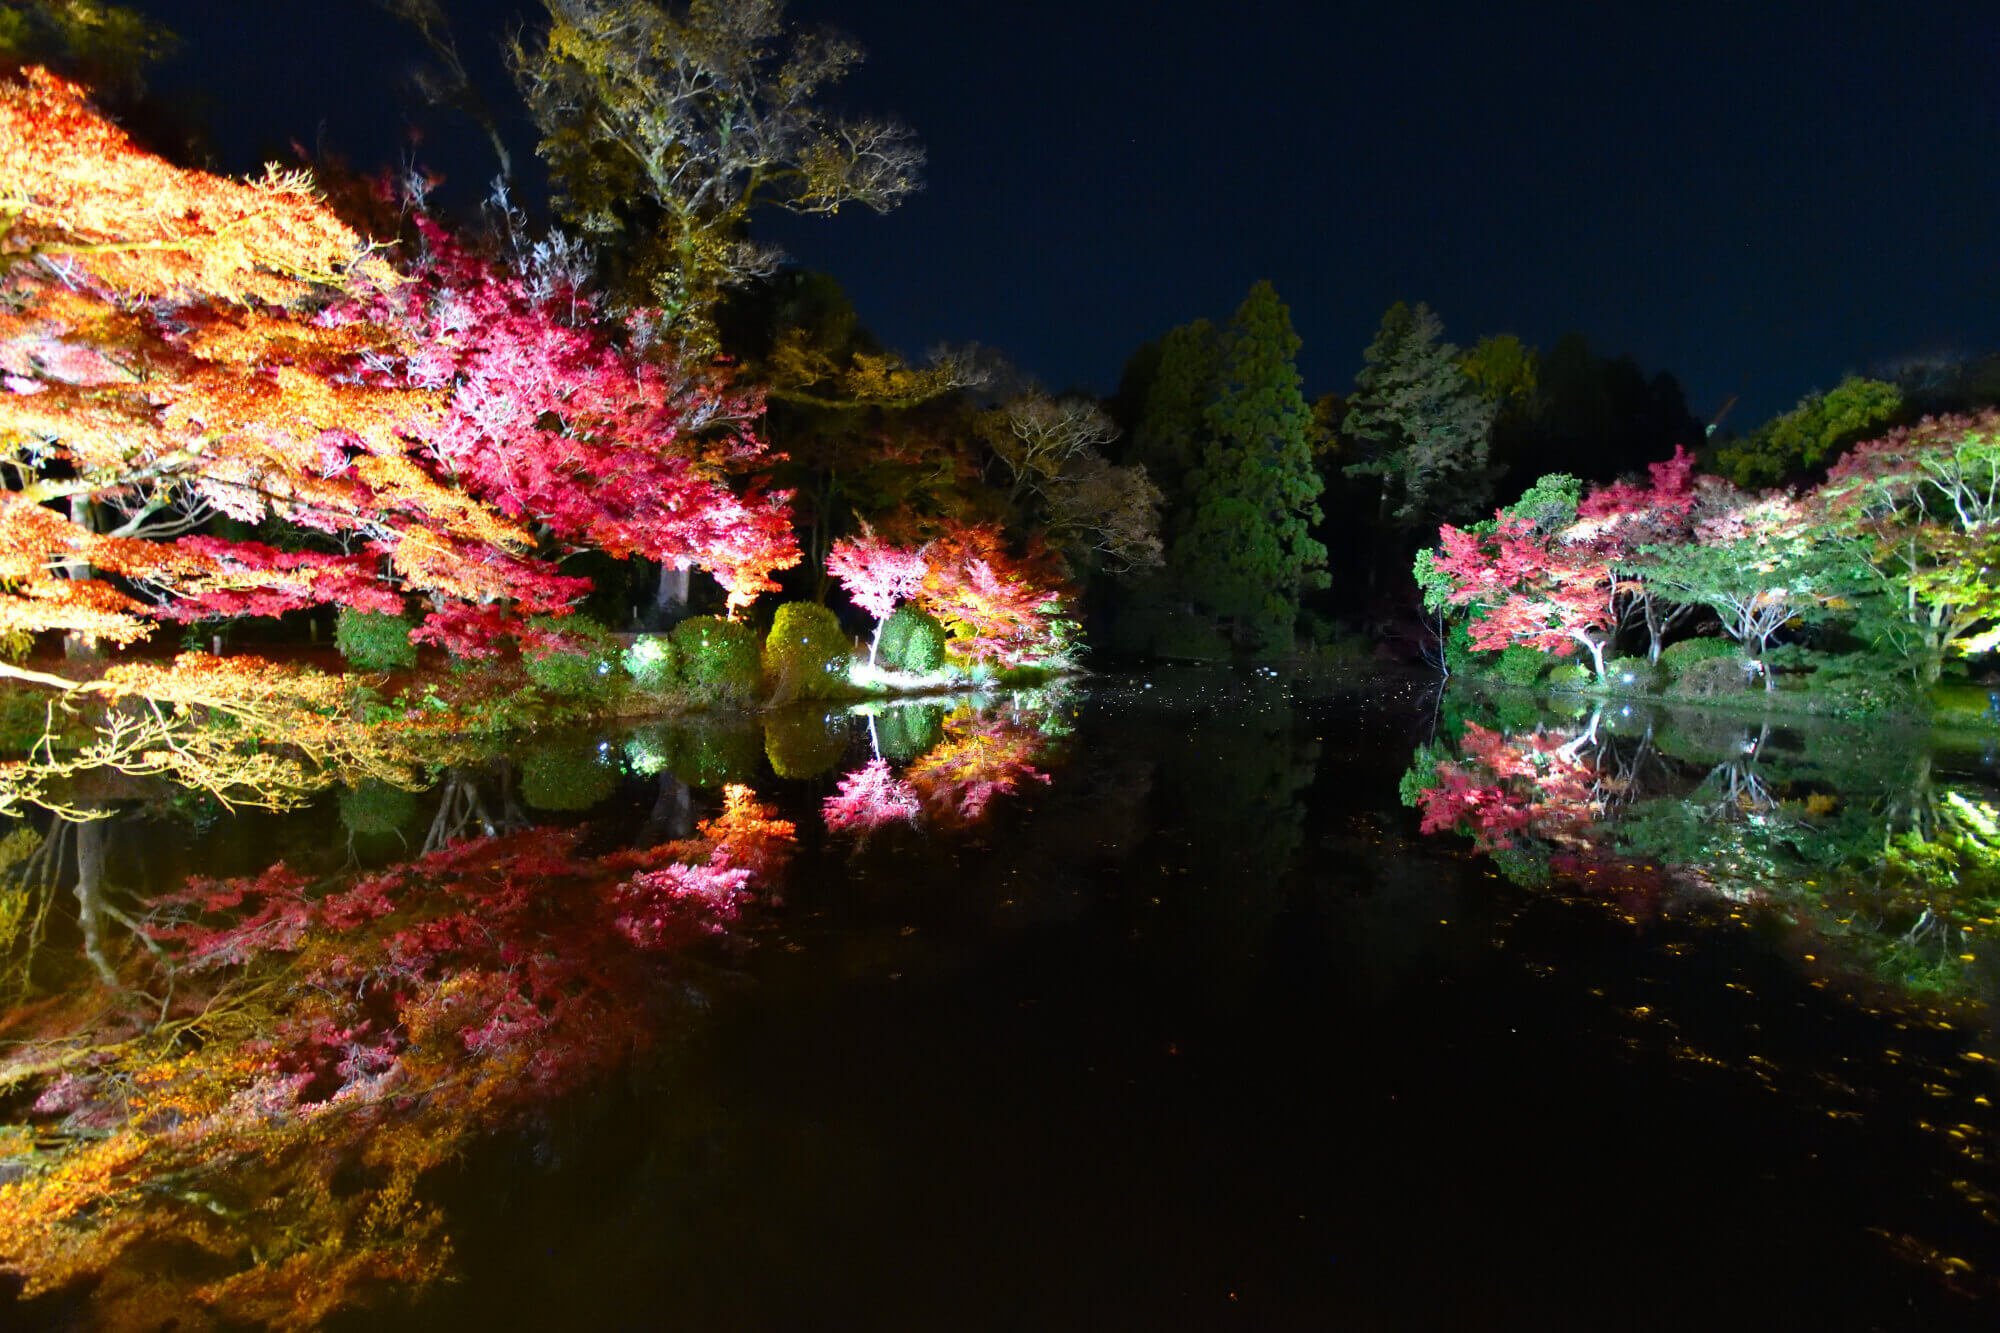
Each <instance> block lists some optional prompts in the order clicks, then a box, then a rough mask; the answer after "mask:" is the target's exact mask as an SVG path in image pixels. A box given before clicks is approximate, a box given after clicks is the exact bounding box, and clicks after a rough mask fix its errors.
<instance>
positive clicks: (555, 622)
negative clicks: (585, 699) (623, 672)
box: [521, 616, 620, 698]
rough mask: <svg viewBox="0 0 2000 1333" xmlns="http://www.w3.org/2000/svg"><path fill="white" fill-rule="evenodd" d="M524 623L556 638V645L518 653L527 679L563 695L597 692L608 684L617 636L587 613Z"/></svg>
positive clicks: (616, 652) (614, 662)
mask: <svg viewBox="0 0 2000 1333" xmlns="http://www.w3.org/2000/svg"><path fill="white" fill-rule="evenodd" d="M528 624H529V625H530V626H532V627H534V628H535V629H538V630H541V631H542V632H543V633H546V634H553V635H556V636H558V637H560V638H561V639H562V641H563V644H564V646H563V647H560V648H545V647H544V648H531V649H529V650H528V651H527V652H525V653H523V654H522V655H521V667H522V669H523V670H525V671H526V672H527V673H528V679H529V680H532V681H534V682H535V684H537V685H539V686H541V687H542V688H543V689H545V690H547V691H548V692H549V693H550V694H559V695H562V696H564V697H566V698H575V697H577V696H579V695H584V694H591V693H599V692H602V691H603V690H604V689H605V688H607V687H608V686H609V685H611V684H612V681H613V674H614V668H615V667H616V666H617V664H618V658H619V656H620V647H619V643H618V637H617V636H616V635H614V634H613V633H612V632H611V631H610V630H608V629H606V628H604V626H602V625H600V624H598V623H597V622H596V621H594V620H592V619H591V618H590V617H588V616H536V617H535V618H534V619H532V620H530V621H529V622H528Z"/></svg>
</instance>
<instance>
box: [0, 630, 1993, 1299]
mask: <svg viewBox="0 0 2000 1333" xmlns="http://www.w3.org/2000/svg"><path fill="white" fill-rule="evenodd" d="M69 804H70V805H71V806H72V807H73V809H74V810H75V811H76V812H77V813H88V814H92V815H95V816H97V817H95V818H92V819H88V820H85V821H82V822H77V821H75V820H67V819H64V820H58V819H52V818H50V817H49V816H47V815H43V816H39V817H37V818H34V819H29V820H22V821H18V822H17V823H15V824H14V825H12V826H11V828H9V829H7V830H4V838H0V866H4V878H0V941H4V942H5V943H6V946H7V947H6V952H5V953H4V966H5V971H4V974H0V1004H4V1008H5V1013H4V1018H0V1042H4V1043H5V1045H4V1046H3V1047H0V1262H4V1263H5V1265H6V1266H7V1268H8V1269H9V1270H10V1271H11V1272H12V1274H13V1277H12V1279H11V1282H12V1285H13V1295H12V1299H11V1303H10V1304H9V1305H7V1306H5V1307H0V1322H6V1323H7V1324H8V1326H9V1327H15V1326H19V1327H28V1328H51V1329H53V1328H94V1327H106V1328H163V1327H168V1326H173V1327H178V1328H201V1327H242V1326H262V1325H271V1326H278V1327H300V1328H304V1327H320V1326H326V1327H334V1328H357V1329H359V1328H370V1329H373V1328H385V1327H387V1328H402V1327H407V1328H411V1329H418V1328H425V1329H430V1328H441V1327H468V1328H469V1327H495V1328H514V1327H520V1328H529V1327H537V1328H568V1327H649V1328H651V1327H682V1328H700V1329H728V1328H742V1329H785V1328H806V1327H810V1328H816V1329H826V1328H831V1329H844V1328H853V1329H936V1328H962V1329H1022V1328H1035V1329H1068V1328H1078V1329H1081V1328H1102V1327H1112V1328H1123V1327H1146V1326H1152V1327H1165V1328H1191V1329H1195V1328H1199V1329H1208V1328H1217V1327H1245V1328H1264V1329H1270V1328H1382V1329H1435V1328H1520V1329H1529V1328H1533V1329H1548V1328H1607V1327H1621V1328H1633V1327H1639V1328H1661V1329H1684V1328H1690V1327H1708V1326H1718V1325H1719V1326H1728V1327H1736V1326H1744V1325H1748V1324H1750V1323H1752V1322H1758V1323H1769V1324H1771V1325H1772V1326H1787V1327H1799V1326H1809V1325H1810V1324H1812V1323H1818V1324H1820V1325H1822V1326H1827V1327H1840V1328H1883V1329H1905V1328H1918V1327H1923V1328H1939V1327H1949V1326H1956V1325H1958V1324H1960V1323H1965V1324H1968V1325H1970V1324H1971V1323H1973V1322H1975V1321H1978V1322H1981V1323H1984V1324H1990V1322H1991V1320H1992V1318H1993V1316H1994V1314H1995V1313H1996V1312H1997V1311H2000V1286H1996V1275H2000V1167H1996V1165H1995V1161H1994V1155H1993V1154H1994V1150H1995V1146H1996V1143H1995V1128H1996V1118H1995V1115H1994V1111H1993V1101H1994V1099H1995V1098H1996V1097H2000V1086H1996V1083H2000V1080H1996V1077H1995V1062H1996V1059H2000V1041H1996V1034H1995V1031H1994V1022H1993V1019H1994V1011H1993V1003H1994V1000H1995V998H1996V996H2000V945H1996V944H1995V943H1994V938H1995V934H1996V932H2000V923H1996V916H2000V778H1996V776H1995V756H1994V755H1993V754H1992V753H1990V752H1989V751H1987V750H1985V749H1983V748H1982V747H1981V746H1980V744H1979V743H1978V742H1977V741H1971V742H1967V743H1966V744H1964V745H1955V744H1954V743H1953V742H1952V741H1951V739H1950V738H1949V737H1938V736H1929V735H1924V734H1912V735H1895V734H1886V733H1881V732H1865V731H1860V730H1843V729H1840V728H1836V727H1822V726H1813V727H1810V728H1808V727H1803V726H1801V725H1799V724H1797V723H1796V722H1792V723H1787V724H1783V725H1780V724H1776V723H1766V722H1765V721H1763V720H1761V719H1759V718H1756V717H1754V716H1738V715H1730V714H1722V713H1711V712H1697V711H1688V712H1665V711H1655V710H1651V709H1649V708H1643V707H1641V706H1639V705H1637V704H1631V705H1627V704H1625V703H1622V702H1614V703H1610V704H1606V705H1602V706H1598V705H1594V704H1577V703H1571V704H1568V705H1558V706H1556V707H1554V708H1553V709H1551V708H1549V707H1545V706H1543V705H1540V704H1537V703H1534V702H1531V701H1528V700H1526V699H1524V698H1522V697H1520V696H1503V697H1498V698H1495V699H1481V698H1478V697H1474V696H1467V695H1462V694H1459V693H1457V692H1451V693H1447V694H1445V695H1443V696H1442V697H1440V696H1439V695H1438V694H1437V693H1436V692H1435V691H1434V690H1430V689H1427V688H1426V687H1424V686H1422V685H1417V684H1413V685H1407V686H1398V685H1389V686H1381V687H1376V688H1372V689H1368V690H1357V689H1353V688H1342V687H1334V686H1315V685H1314V684H1313V683H1311V682H1309V681H1298V680H1287V679H1282V678H1280V677H1279V676H1277V675H1276V674H1274V673H1271V672H1270V671H1268V670H1258V671H1249V670H1243V671H1229V670H1220V669H1217V670H1204V671H1193V670H1190V671H1187V672H1182V673H1162V674H1156V675H1152V676H1147V677H1134V678H1130V679H1125V678H1115V677H1114V678H1102V679H1098V680H1095V681H1092V682H1090V683H1089V684H1088V685H1087V686H1085V687H1080V688H1076V689H1071V690H1065V691H1058V692H1051V693H1044V694H1036V695H1022V696H1014V697H1008V698H993V699H976V700H970V701H967V700H962V699H960V700H938V701H931V702H919V703H910V704H899V705H894V706H890V705H881V706H876V707H874V708H872V709H870V710H861V711H855V712H850V713H829V712H826V711H825V710H821V709H811V710H803V711H790V712H785V713H780V714H773V715H771V716H769V717H765V718H755V719H748V718H746V719H738V720H732V721H708V722H675V723H673V724H658V725H653V726H646V727H640V728H637V729H634V730H630V731H626V732H622V733H605V734H595V735H569V736H531V737H527V738H523V739H521V740H520V741H518V742H517V743H516V744H514V745H513V746H511V747H509V748H507V749H505V750H504V751H503V752H499V753H493V754H490V755H484V756H477V755H474V756H470V757H468V756H454V757H453V762H450V763H444V762H440V763H439V764H438V765H437V766H436V768H435V770H434V772H433V773H432V774H431V782H430V785H429V786H428V787H427V789H425V790H422V791H404V790H402V789H400V788H397V787H393V786H386V785H368V786H363V787H360V788H357V789H354V790H349V791H345V792H341V793H338V794H336V795H332V796H328V797H326V798H324V799H322V800H320V801H318V802H317V803H315V804H314V805H312V806H310V807H309V808H306V809H303V810H300V811H297V812H294V813H291V814H286V815H277V814H270V813H242V814H232V813H230V812H228V811H224V810H222V809H220V808H218V807H216V806H214V805H213V804H212V803H208V802H205V801H202V800H197V799H195V798H192V797H188V796H186V795H179V794H176V793H174V792H172V791H169V790H166V789H164V788H154V787H146V786H143V785H139V784H127V785H125V786H112V785H107V786H103V787H101V788H96V789H92V788H89V787H88V786H87V784H86V786H85V787H84V788H82V789H79V792H78V793H75V794H73V795H72V796H71V797H70V798H69Z"/></svg>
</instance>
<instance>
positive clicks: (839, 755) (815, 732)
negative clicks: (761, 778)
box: [764, 708, 847, 778]
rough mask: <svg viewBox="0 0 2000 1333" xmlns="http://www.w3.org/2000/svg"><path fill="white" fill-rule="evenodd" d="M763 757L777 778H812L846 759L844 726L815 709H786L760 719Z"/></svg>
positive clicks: (844, 721)
mask: <svg viewBox="0 0 2000 1333" xmlns="http://www.w3.org/2000/svg"><path fill="white" fill-rule="evenodd" d="M764 754H765V757H766V758H768V759H769V760H770V761H771V771H772V772H773V773H776V774H777V775H778V776H779V777H781V778H816V777H818V776H819V775H820V774H822V773H827V772H831V771H832V770H833V769H834V768H835V767H836V766H838V765H839V763H840V761H841V760H842V759H844V758H845V757H846V756H847V722H846V719H845V718H834V717H829V716H827V714H826V713H825V712H824V711H823V710H821V709H818V708H787V709H785V710H784V711H782V712H777V713H771V714H769V715H767V716H766V717H765V719H764Z"/></svg>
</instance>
